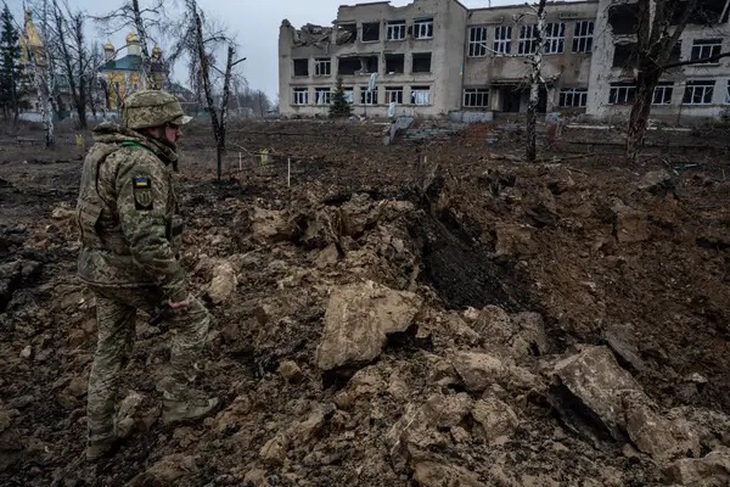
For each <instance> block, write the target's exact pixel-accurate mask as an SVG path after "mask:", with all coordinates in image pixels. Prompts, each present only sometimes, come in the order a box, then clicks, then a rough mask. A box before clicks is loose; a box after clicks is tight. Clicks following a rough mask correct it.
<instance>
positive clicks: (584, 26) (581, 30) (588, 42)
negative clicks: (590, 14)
mask: <svg viewBox="0 0 730 487" xmlns="http://www.w3.org/2000/svg"><path fill="white" fill-rule="evenodd" d="M593 26H594V25H593V21H591V20H584V21H581V22H576V23H575V24H573V52H591V51H593Z"/></svg>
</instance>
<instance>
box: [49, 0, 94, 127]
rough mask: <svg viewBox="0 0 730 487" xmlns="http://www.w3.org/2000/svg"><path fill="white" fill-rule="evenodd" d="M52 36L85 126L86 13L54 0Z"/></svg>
mask: <svg viewBox="0 0 730 487" xmlns="http://www.w3.org/2000/svg"><path fill="white" fill-rule="evenodd" d="M51 15H52V16H53V29H52V30H51V31H50V33H51V35H52V36H53V39H52V42H51V43H50V44H51V45H50V46H49V47H48V50H52V51H54V52H55V53H56V55H57V56H56V57H57V58H58V60H59V64H60V68H61V71H62V73H63V75H64V77H65V79H66V82H67V84H68V91H69V95H70V97H71V102H72V104H73V106H74V109H75V110H76V114H77V115H78V120H79V121H78V123H79V128H82V129H86V128H87V126H88V123H87V120H86V104H87V101H88V95H89V93H88V70H89V66H90V63H91V56H90V53H89V49H88V46H87V45H86V40H85V38H84V24H85V20H86V15H85V14H84V13H83V12H81V11H76V12H72V11H71V9H70V7H69V5H68V3H67V2H65V1H64V5H63V7H61V5H59V4H58V0H53V6H52V10H51Z"/></svg>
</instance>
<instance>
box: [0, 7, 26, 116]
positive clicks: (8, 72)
mask: <svg viewBox="0 0 730 487" xmlns="http://www.w3.org/2000/svg"><path fill="white" fill-rule="evenodd" d="M0 29H2V31H1V32H0V106H2V111H3V115H4V117H5V119H6V120H7V119H8V115H9V114H10V113H12V114H13V117H14V119H16V120H17V118H18V113H19V109H20V96H21V94H22V86H23V78H24V76H23V66H22V64H21V61H20V34H19V32H18V29H17V28H16V27H15V21H14V19H13V15H12V14H11V13H10V9H9V8H8V5H7V4H5V8H3V11H2V13H0Z"/></svg>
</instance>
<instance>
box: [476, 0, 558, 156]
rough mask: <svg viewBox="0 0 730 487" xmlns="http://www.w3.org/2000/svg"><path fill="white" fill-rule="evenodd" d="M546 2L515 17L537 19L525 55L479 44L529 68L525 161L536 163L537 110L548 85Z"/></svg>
mask: <svg viewBox="0 0 730 487" xmlns="http://www.w3.org/2000/svg"><path fill="white" fill-rule="evenodd" d="M546 5H547V1H546V0H539V1H538V3H537V4H534V5H530V4H526V6H527V7H529V8H530V10H531V11H530V12H523V13H522V14H519V15H516V16H514V17H513V20H514V21H515V22H516V23H517V22H520V21H521V20H523V19H524V18H525V17H532V16H534V17H535V18H536V23H535V24H534V25H533V26H532V36H533V38H532V40H531V43H532V44H531V47H530V49H528V50H527V51H528V52H526V53H525V54H506V53H503V52H500V51H495V50H494V49H492V47H491V46H490V45H489V44H488V43H481V44H479V45H480V46H481V47H482V49H484V50H485V51H486V52H491V53H492V54H494V55H496V56H500V57H510V58H521V59H523V60H524V62H525V64H527V65H528V66H529V70H530V71H529V73H528V74H527V75H526V76H525V81H527V83H528V84H529V88H530V96H529V99H528V104H527V113H526V117H525V134H526V136H525V159H526V160H527V161H529V162H534V161H535V159H536V157H537V110H538V105H539V104H540V88H544V87H545V85H546V84H547V82H546V80H545V78H544V77H543V75H542V67H543V54H544V52H545V45H544V40H545V29H546V25H547V24H546V23H545V17H546Z"/></svg>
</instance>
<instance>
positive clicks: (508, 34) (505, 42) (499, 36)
mask: <svg viewBox="0 0 730 487" xmlns="http://www.w3.org/2000/svg"><path fill="white" fill-rule="evenodd" d="M511 50H512V26H511V25H498V26H497V27H496V28H495V29H494V52H495V55H497V56H498V55H504V54H510V51H511Z"/></svg>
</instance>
